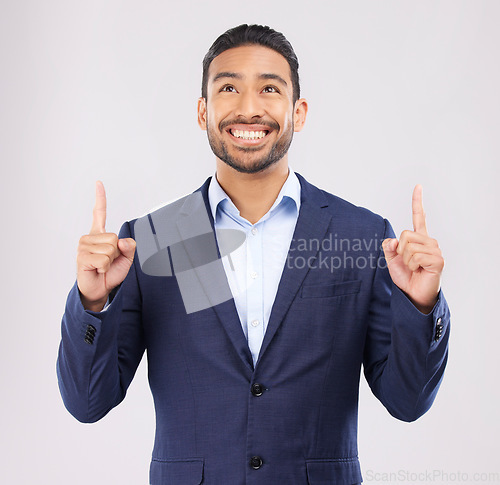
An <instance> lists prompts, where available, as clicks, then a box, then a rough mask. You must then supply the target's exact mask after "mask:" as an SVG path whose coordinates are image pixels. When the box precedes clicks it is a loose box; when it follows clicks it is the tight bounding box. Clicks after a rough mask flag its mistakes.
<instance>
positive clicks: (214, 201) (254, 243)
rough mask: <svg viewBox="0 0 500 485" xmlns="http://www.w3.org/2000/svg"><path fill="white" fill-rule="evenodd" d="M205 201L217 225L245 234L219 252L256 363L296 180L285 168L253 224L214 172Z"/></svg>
mask: <svg viewBox="0 0 500 485" xmlns="http://www.w3.org/2000/svg"><path fill="white" fill-rule="evenodd" d="M208 200H209V203H210V209H211V211H212V215H213V218H214V224H215V229H216V230H217V229H238V230H240V231H244V232H245V234H246V239H245V242H244V244H242V245H241V246H240V247H239V248H238V249H236V250H235V251H233V252H232V253H231V255H230V260H229V258H228V257H227V256H225V257H223V258H222V263H223V266H224V270H225V272H226V275H227V279H228V283H229V287H230V289H231V292H232V294H233V297H234V302H235V305H236V310H237V312H238V315H239V317H240V321H241V326H242V328H243V332H244V334H245V337H246V338H247V341H248V346H249V348H250V352H251V353H252V359H253V363H254V365H255V364H256V362H257V359H258V356H259V351H260V348H261V346H262V341H263V340H264V334H265V333H266V328H267V324H268V322H269V316H270V315H271V309H272V306H273V303H274V299H275V297H276V293H277V291H278V284H279V281H280V279H281V274H282V272H283V269H284V267H285V263H286V258H287V255H288V250H289V248H290V243H291V241H292V236H293V233H294V230H295V225H296V223H297V218H298V215H299V210H300V182H299V179H298V178H297V176H296V175H295V172H293V171H292V170H291V169H289V173H288V177H287V179H286V181H285V183H284V184H283V186H282V188H281V190H280V192H279V194H278V197H277V198H276V200H275V201H274V204H273V205H272V207H271V208H270V209H269V211H268V212H267V213H266V214H264V215H263V216H262V218H261V219H260V220H259V221H258V222H256V223H255V224H253V225H252V224H251V223H250V222H249V221H248V220H247V219H245V218H243V217H241V216H240V212H239V211H238V209H237V208H236V206H235V205H234V204H233V202H232V201H231V199H230V198H229V196H228V195H227V194H226V193H225V192H224V190H223V189H222V187H221V186H220V185H219V182H218V181H217V178H216V176H215V175H214V176H213V177H212V179H211V180H210V185H209V187H208ZM233 268H234V269H233Z"/></svg>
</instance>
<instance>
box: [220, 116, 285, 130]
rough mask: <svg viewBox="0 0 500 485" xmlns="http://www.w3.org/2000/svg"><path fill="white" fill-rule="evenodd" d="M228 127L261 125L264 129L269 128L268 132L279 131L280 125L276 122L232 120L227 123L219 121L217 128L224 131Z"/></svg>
mask: <svg viewBox="0 0 500 485" xmlns="http://www.w3.org/2000/svg"><path fill="white" fill-rule="evenodd" d="M230 125H262V126H264V127H266V128H269V129H270V130H279V129H280V125H279V124H278V123H276V121H272V120H269V121H266V120H253V121H248V120H246V119H241V118H238V119H234V120H227V121H221V123H220V125H219V128H220V130H221V131H222V130H224V129H225V128H227V127H228V126H230Z"/></svg>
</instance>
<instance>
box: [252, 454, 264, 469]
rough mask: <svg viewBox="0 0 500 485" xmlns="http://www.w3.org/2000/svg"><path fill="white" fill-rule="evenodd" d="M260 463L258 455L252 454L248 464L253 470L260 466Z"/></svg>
mask: <svg viewBox="0 0 500 485" xmlns="http://www.w3.org/2000/svg"><path fill="white" fill-rule="evenodd" d="M262 463H263V461H262V458H261V457H260V456H252V458H250V466H251V467H252V468H253V469H254V470H258V469H259V468H260V467H261V466H262Z"/></svg>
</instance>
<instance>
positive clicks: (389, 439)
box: [0, 0, 500, 485]
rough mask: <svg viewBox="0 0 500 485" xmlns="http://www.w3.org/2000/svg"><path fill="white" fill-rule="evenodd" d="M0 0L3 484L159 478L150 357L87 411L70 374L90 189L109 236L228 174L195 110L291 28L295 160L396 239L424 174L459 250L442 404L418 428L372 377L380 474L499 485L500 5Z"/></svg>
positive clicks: (448, 278) (362, 449)
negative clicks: (71, 320) (231, 67)
mask: <svg viewBox="0 0 500 485" xmlns="http://www.w3.org/2000/svg"><path fill="white" fill-rule="evenodd" d="M0 7H1V8H0V142H1V144H0V159H1V167H2V174H1V184H2V186H1V206H2V209H3V213H4V216H3V226H4V231H3V235H2V238H1V244H2V254H3V262H2V275H3V277H2V283H1V284H2V288H1V290H2V291H1V297H2V332H1V339H0V359H1V360H0V368H1V389H2V394H1V399H0V416H1V418H0V419H1V431H0V457H1V458H0V460H1V466H0V482H1V483H9V484H28V483H29V484H39V483H40V484H46V483H51V484H72V485H80V484H88V483H96V484H134V485H135V484H145V483H147V476H148V467H149V460H150V456H151V450H152V445H153V437H154V414H153V404H152V398H151V395H150V392H149V388H148V385H147V374H146V366H145V361H143V362H142V364H141V366H140V369H139V371H138V374H137V375H136V378H135V380H134V381H133V383H132V385H131V387H130V389H129V393H128V396H127V398H126V399H125V401H124V402H123V403H122V404H121V405H120V406H119V407H118V408H116V409H114V410H113V411H112V412H111V413H110V414H109V415H108V416H106V418H105V419H103V420H102V421H100V422H98V423H96V424H92V425H83V424H80V423H78V422H77V421H76V420H74V419H73V418H72V417H71V416H70V415H69V414H68V413H67V412H66V410H65V409H64V407H63V404H62V401H61V398H60V396H59V391H58V387H57V381H56V375H55V361H56V355H57V348H58V344H59V338H60V320H61V316H62V313H63V311H64V303H65V299H66V296H67V293H68V291H69V289H70V287H71V285H72V284H73V282H74V279H75V276H76V271H75V267H76V266H75V257H76V247H77V243H78V239H79V237H80V236H81V235H82V234H84V233H86V232H88V230H89V229H90V223H91V216H92V206H93V202H94V182H95V180H97V179H101V180H103V182H104V185H105V187H106V189H107V193H108V223H107V229H108V231H115V232H116V231H118V229H119V227H120V226H121V224H122V223H123V221H125V220H129V219H132V218H134V217H138V216H140V215H142V214H144V213H145V212H147V211H148V210H150V209H151V208H153V207H157V206H159V205H161V204H163V203H165V202H167V201H170V200H172V199H175V198H178V197H180V196H182V195H185V194H187V193H190V192H191V191H193V190H194V189H196V188H197V187H199V186H200V185H201V184H202V183H203V181H204V180H205V179H206V177H208V176H209V175H211V174H213V172H214V169H215V160H214V156H213V154H212V153H211V151H210V149H209V146H208V143H207V140H206V134H205V133H204V132H202V131H201V130H200V129H199V128H198V125H197V123H196V101H197V98H198V96H199V95H200V79H201V60H202V58H203V56H204V54H205V52H206V51H207V50H208V47H209V46H210V44H211V43H212V42H213V41H214V40H215V38H216V37H217V36H218V35H219V34H220V33H222V32H223V31H225V30H226V29H228V28H230V27H233V26H236V25H238V24H240V23H263V24H266V25H270V26H271V27H273V28H275V29H277V30H280V31H282V32H283V33H284V34H285V35H286V36H287V37H288V39H289V40H290V41H291V43H292V44H293V46H294V48H295V50H296V52H297V55H298V57H299V61H300V75H301V80H302V93H303V96H304V97H305V98H306V99H307V100H308V102H309V114H308V120H307V123H306V127H305V129H304V130H303V131H302V132H301V133H298V134H296V135H295V138H294V142H293V144H292V148H291V152H290V164H291V166H292V167H293V168H294V169H295V170H296V171H298V172H299V173H301V174H302V175H304V176H305V177H306V178H307V179H308V180H309V181H311V182H312V183H315V184H317V185H319V186H320V187H322V188H324V189H326V190H328V191H330V192H333V193H335V194H337V195H339V196H341V197H344V198H347V199H348V200H350V201H352V202H354V203H355V204H357V205H362V206H366V207H368V208H370V209H371V210H373V211H374V212H377V213H379V214H382V215H384V216H385V217H387V218H389V220H390V221H391V223H392V224H393V227H394V229H395V231H396V232H397V233H398V234H399V233H400V232H401V231H402V230H403V229H407V228H408V229H411V193H412V189H413V186H414V185H415V184H416V183H421V184H422V185H423V187H424V206H425V209H426V212H427V221H428V228H429V231H430V233H431V235H432V236H433V237H435V238H437V239H438V241H439V243H440V246H441V248H442V250H443V253H444V256H445V260H446V267H445V273H444V278H443V287H444V291H445V295H446V297H447V299H448V301H449V304H450V306H451V310H452V317H453V320H452V322H453V332H452V338H451V350H450V358H449V363H448V369H447V372H446V374H445V379H444V381H443V384H442V387H441V390H440V392H439V394H438V396H437V399H436V402H435V404H434V406H433V408H432V409H431V411H430V412H429V413H428V414H426V415H425V416H423V417H422V418H421V419H420V420H418V421H417V422H415V423H412V424H407V423H403V422H399V421H397V420H395V419H394V418H392V417H391V416H390V415H389V414H388V413H387V412H386V411H385V409H384V408H383V407H382V405H381V404H380V403H379V402H378V401H377V400H376V399H375V398H374V397H373V396H372V395H371V393H370V391H369V389H368V388H367V385H366V383H365V382H364V380H363V381H362V385H361V396H360V417H359V421H360V426H359V429H360V431H359V454H360V459H361V464H362V468H363V472H364V475H365V482H366V483H389V482H387V481H386V480H384V478H383V476H382V475H379V476H378V479H375V478H374V477H375V473H379V474H382V473H398V472H399V471H401V472H402V473H403V474H404V473H408V474H411V473H414V474H423V473H425V472H428V473H429V472H430V473H434V471H435V470H436V471H437V472H438V476H437V477H435V478H436V479H435V480H434V481H432V483H447V482H448V483H453V482H454V481H458V478H455V479H453V478H450V477H448V478H447V479H446V477H444V475H443V474H444V473H448V474H452V473H457V472H460V473H462V474H464V473H467V474H468V483H490V482H491V483H495V482H494V481H490V480H487V476H486V475H483V476H482V477H476V479H473V474H474V473H485V474H487V473H497V479H498V474H499V473H500V467H499V465H498V436H499V434H500V433H499V432H500V429H499V420H498V414H499V411H498V408H499V406H498V402H499V397H500V396H499V389H498V384H497V383H498V373H497V369H498V363H499V359H498V354H497V349H498V341H499V337H500V332H499V329H498V317H497V310H496V306H497V304H498V274H499V265H498V250H497V247H496V246H497V244H498V241H499V239H500V238H499V236H500V234H499V229H498V227H499V224H498V221H497V216H498V211H497V209H498V206H499V204H498V202H499V195H498V193H499V191H498V188H497V186H498V169H497V164H498V159H499V154H500V150H499V136H498V133H499V127H500V123H499V112H500V96H499V89H498V87H499V86H500V68H499V62H498V60H499V58H498V46H499V45H500V33H499V29H498V25H499V20H500V3H499V2H496V1H419V2H410V1H379V2H374V1H363V2H351V1H349V2H348V1H343V2H340V1H339V2H336V1H333V2H332V1H331V0H330V1H325V2H309V3H308V4H306V3H305V2H297V1H288V2H250V3H241V2H227V1H226V2H207V3H204V2H201V1H186V2H184V4H183V5H181V4H180V2H175V3H174V2H166V1H165V2H159V1H146V2H144V1H143V2H131V1H120V2H119V1H112V2H101V1H93V0H92V1H85V2H82V1H80V2H75V1H44V2H36V1H31V2H29V1H23V0H17V1H2V2H1V3H0ZM439 473H441V478H442V480H441V479H439V478H440V476H439ZM408 476H409V475H407V477H408ZM370 477H371V480H370ZM403 478H404V477H403ZM462 478H463V475H462ZM406 481H407V483H410V482H411V483H422V482H423V483H425V482H426V481H427V482H429V483H431V481H430V480H429V479H426V478H425V476H422V475H419V476H418V477H415V476H414V479H413V480H410V479H407V480H406ZM462 482H463V480H462ZM393 483H401V476H400V480H399V481H393Z"/></svg>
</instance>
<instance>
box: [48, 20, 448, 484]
mask: <svg viewBox="0 0 500 485" xmlns="http://www.w3.org/2000/svg"><path fill="white" fill-rule="evenodd" d="M203 68H204V69H203V81H202V97H201V98H200V99H199V101H198V123H199V125H200V127H201V128H202V129H203V130H206V131H207V135H208V140H209V143H210V146H211V148H212V151H213V152H214V154H215V156H216V176H215V177H210V178H208V179H207V180H206V181H205V183H204V184H203V185H202V186H201V187H200V188H199V189H198V190H197V191H195V192H194V193H193V194H191V195H190V196H187V197H185V198H183V199H181V200H179V201H176V202H174V203H172V204H170V205H168V206H165V207H164V208H162V209H160V210H158V211H155V212H153V213H151V214H148V215H147V216H145V217H143V218H140V219H137V220H134V221H131V222H127V223H125V224H124V225H123V226H122V228H121V230H120V235H119V237H118V236H116V235H115V234H112V233H107V232H106V230H105V220H106V198H105V193H104V188H103V186H102V184H101V183H100V182H98V183H97V185H96V204H95V208H94V213H93V223H92V229H91V231H90V234H89V235H86V236H83V237H82V238H81V239H80V243H79V248H78V258H77V263H78V264H77V266H78V272H77V282H76V283H75V285H74V286H73V288H72V290H71V292H70V294H69V297H68V302H67V306H66V311H65V314H64V317H63V322H62V340H61V345H60V351H59V357H58V362H57V372H58V378H59V385H60V389H61V394H62V397H63V400H64V402H65V405H66V407H67V408H68V410H69V411H70V412H71V413H72V414H73V415H74V416H75V417H76V418H77V419H78V420H80V421H84V422H94V421H96V420H98V419H100V418H102V417H103V416H104V415H105V414H106V413H107V412H108V411H109V410H110V409H112V408H113V407H114V406H116V405H117V404H118V403H119V402H121V400H122V399H123V398H124V397H125V393H126V390H127V388H128V385H129V384H130V382H131V380H132V378H133V376H134V373H135V371H136V368H137V366H138V364H139V362H140V360H141V358H142V355H143V353H144V350H145V349H147V352H148V366H149V381H150V386H151V390H152V393H153V397H154V401H155V409H156V418H157V430H156V438H155V444H154V450H153V457H152V462H151V468H150V483H151V484H153V485H157V484H175V485H182V484H199V483H203V484H208V485H212V484H228V485H238V484H259V485H263V484H264V485H266V484H269V485H271V484H272V485H276V484H287V485H292V484H301V485H305V484H311V485H317V484H333V483H342V484H350V485H352V484H356V483H360V482H361V481H362V477H361V473H360V466H359V462H358V457H357V403H358V388H359V376H360V369H361V364H363V368H364V374H365V377H366V379H367V381H368V383H369V385H370V387H371V389H372V391H373V392H374V394H375V395H376V396H377V397H378V399H379V400H380V401H381V402H382V403H383V404H384V406H385V407H386V408H387V410H388V411H389V412H390V413H391V414H392V415H393V416H395V417H396V418H398V419H402V420H404V421H412V420H415V419H417V418H418V417H419V416H421V415H422V414H423V413H425V412H426V411H427V410H428V409H429V407H430V406H431V404H432V402H433V400H434V398H435V395H436V392H437V390H438V387H439V385H440V382H441V379H442V375H443V371H444V368H445V365H446V359H447V345H448V336H449V317H450V315H449V310H448V307H447V304H446V301H445V299H444V296H443V293H442V291H441V289H440V277H441V272H442V269H443V266H444V260H443V258H442V255H441V251H440V249H439V247H438V244H437V242H436V241H435V240H434V239H432V238H430V237H429V235H428V234H427V229H426V224H425V215H424V212H423V208H422V189H421V187H420V186H417V187H416V188H415V190H414V193H413V200H412V211H413V226H414V228H413V231H411V230H407V231H403V233H402V234H401V236H400V238H399V239H396V238H395V237H394V233H393V231H392V228H391V226H390V224H389V223H388V222H387V221H386V220H385V219H383V218H382V217H380V216H378V215H375V214H373V213H371V212H370V211H368V210H366V209H363V208H359V207H355V206H353V205H352V204H350V203H348V202H346V201H344V200H342V199H339V198H338V197H335V196H333V195H331V194H329V193H327V192H325V191H323V190H320V189H318V188H316V187H314V186H313V185H311V184H309V183H308V182H307V181H306V180H305V179H304V178H303V177H302V176H301V175H299V174H295V173H294V172H293V171H292V170H289V167H288V148H289V146H290V143H291V141H292V138H293V133H294V132H296V131H297V132H298V131H300V130H301V129H302V127H303V126H304V123H305V119H306V114H307V102H306V100H305V99H303V98H300V88H299V79H298V62H297V58H296V56H295V53H294V52H293V49H292V47H291V45H290V44H289V43H288V41H287V40H286V39H285V38H284V36H283V35H282V34H280V33H278V32H275V31H274V30H272V29H270V28H268V27H263V26H256V25H251V26H248V25H241V26H239V27H236V28H234V29H230V30H229V31H227V32H226V33H224V34H223V35H221V36H220V37H219V38H218V39H217V40H216V41H215V42H214V44H213V45H212V47H211V48H210V50H209V52H208V53H207V55H206V57H205V59H204V63H203ZM204 216H206V221H208V222H207V226H206V227H202V226H203V224H204V222H203V217H204ZM207 231H208V233H209V236H210V238H211V239H212V240H213V241H216V242H217V244H216V246H214V247H216V251H215V255H214V253H213V251H211V250H210V251H209V250H205V249H204V248H205V247H206V245H207V244H208V246H210V238H209V239H207V238H206V237H205V234H206V233H207ZM224 231H226V232H224ZM228 231H229V232H228ZM231 231H233V232H231ZM235 231H236V232H237V231H239V233H243V235H244V238H243V242H242V243H241V244H240V243H239V242H238V243H237V244H233V245H231V244H232V243H231V244H230V243H228V240H229V239H228V237H226V236H225V235H227V234H232V235H234V234H235V233H236V232H235ZM231 237H232V236H231ZM382 240H383V244H382V248H381V247H380V246H381V244H380V242H381V241H382ZM197 241H198V242H197ZM199 241H202V243H199ZM207 241H208V242H207ZM233 242H234V241H233ZM206 268H208V270H206V271H205V269H206ZM228 295H229V296H228ZM106 305H107V306H106Z"/></svg>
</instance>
